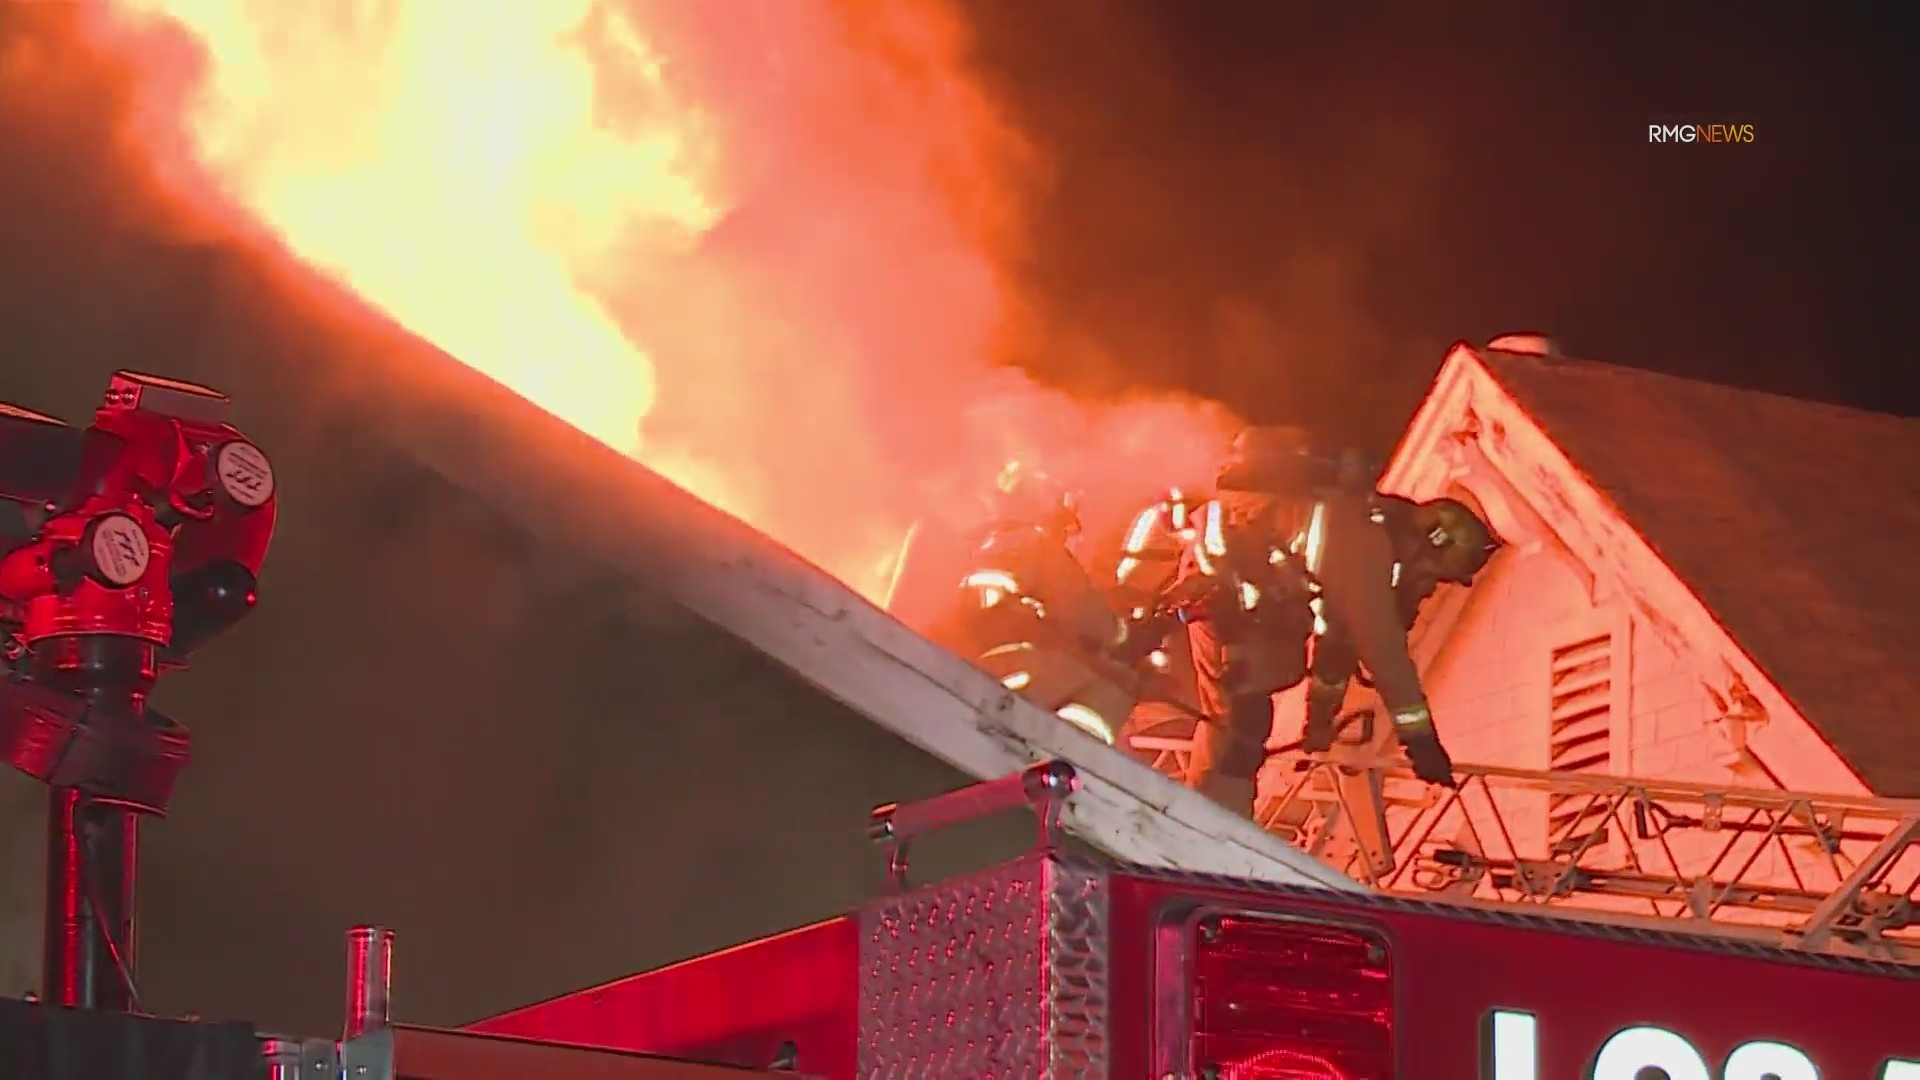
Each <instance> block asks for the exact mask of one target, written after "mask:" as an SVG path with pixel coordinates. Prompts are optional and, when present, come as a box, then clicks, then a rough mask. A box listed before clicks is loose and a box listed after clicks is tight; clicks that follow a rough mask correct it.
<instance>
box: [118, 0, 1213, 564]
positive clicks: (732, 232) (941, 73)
mask: <svg viewBox="0 0 1920 1080" xmlns="http://www.w3.org/2000/svg"><path fill="white" fill-rule="evenodd" d="M88 25H89V30H90V39H91V41H92V42H93V43H94V45H95V46H96V47H100V48H106V49H112V50H114V51H115V52H116V54H117V55H119V56H121V57H123V58H125V59H126V61H127V62H128V63H129V64H130V65H131V67H132V68H133V69H134V71H135V72H136V76H137V79H138V82H139V86H138V89H139V90H142V91H144V93H143V94H136V98H138V99H139V100H140V103H141V107H142V112H141V120H140V122H139V124H138V125H137V127H136V128H135V130H134V132H133V134H134V137H135V139H136V141H137V142H138V143H139V144H140V146H141V148H142V150H143V151H144V152H145V154H146V157H147V159H148V162H149V164H150V166H151V168H152V170H153V172H154V175H155V176H156V178H158V179H159V180H160V181H161V182H162V184H163V185H164V186H165V187H167V188H168V189H169V190H170V191H171V192H173V193H174V194H175V196H176V201H177V202H178V203H179V204H180V205H181V206H182V207H183V209H184V210H185V212H188V213H193V212H198V213H201V214H203V215H206V216H209V217H212V216H218V214H219V213H221V212H222V210H221V208H222V207H225V208H227V209H228V210H233V209H236V208H237V210H238V212H240V213H242V214H243V215H245V216H246V217H248V218H250V219H251V220H253V221H255V222H257V223H259V224H261V225H264V226H265V227H266V228H267V229H268V230H270V231H271V232H272V233H273V234H275V235H276V236H277V237H278V238H279V239H280V240H281V241H282V242H283V243H284V245H285V246H286V248H287V249H288V250H290V251H291V252H293V253H294V254H295V256H296V257H298V258H300V259H302V260H304V261H305V262H307V263H308V264H310V265H311V266H313V267H315V268H316V269H318V270H320V271H322V272H324V273H326V274H328V275H331V276H332V277H334V278H335V279H337V280H339V281H341V282H343V283H344V284H346V285H347V286H348V287H350V288H351V289H352V290H353V291H355V292H356V293H358V294H359V295H360V296H361V297H363V298H365V299H366V300H368V301H369V302H371V303H372V304H374V305H375V306H377V307H379V308H381V309H383V310H385V311H386V312H387V313H388V314H390V315H391V316H392V317H394V318H395V319H396V320H397V321H399V322H400V323H401V324H402V325H404V326H405V327H407V328H408V329H409V330H411V331H412V332H414V333H415V334H418V335H419V336H421V337H423V338H425V339H427V340H430V341H432V342H433V343H435V344H436V345H438V346H440V347H441V348H443V349H444V350H445V351H447V352H448V353H450V354H452V355H453V356H456V357H458V358H459V359H460V360H462V361H464V362H465V363H467V364H469V365H471V366H473V367H475V368H477V369H479V370H480V371H482V372H484V373H486V374H487V375H489V376H491V377H492V378H494V379H496V380H498V381H500V382H501V383H503V384H505V385H507V386H509V387H511V388H513V389H514V390H516V391H518V392H519V393H520V394H522V395H524V396H525V397H526V398H528V399H529V400H530V401H532V402H534V403H536V404H538V405H540V406H541V407H543V408H545V409H546V410H548V411H549V412H551V413H553V414H555V415H557V416H559V417H561V418H562V419H564V420H566V421H568V422H569V423H572V424H574V425H576V426H577V427H579V428H580V429H581V430H583V431H585V432H587V433H589V434H590V435H592V436H594V437H595V438H598V439H600V440H602V441H604V442H606V443H608V444H609V445H611V446H614V447H616V448H618V449H620V450H622V451H623V452H626V453H629V454H631V455H632V456H634V457H636V458H637V459H639V460H641V461H643V462H645V463H646V464H647V465H649V466H651V467H653V468H655V469H657V470H658V471H660V472H662V473H664V474H666V475H667V476H669V477H670V478H672V479H673V480H675V481H676V482H678V483H680V484H681V485H682V486H683V487H686V488H688V489H689V490H692V491H694V492H695V493H696V494H698V495H700V496H701V497H703V498H705V499H707V500H708V501H709V502H712V503H714V504H716V505H718V506H721V507H722V508H724V509H726V510H729V511H731V512H733V513H735V514H736V515H738V516H740V517H742V518H744V519H746V520H747V521H749V522H751V523H753V524H754V525H756V526H757V527H759V528H761V529H763V530H765V531H767V532H769V533H771V534H773V535H774V536H776V537H777V538H779V539H780V540H782V541H783V542H785V543H787V544H788V545H789V546H790V547H792V548H794V549H795V550H797V551H799V552H800V553H801V554H802V555H804V556H806V557H808V558H810V559H811V560H813V561H814V562H815V563H817V564H819V565H821V566H822V567H823V568H825V569H827V570H828V571H830V572H832V573H834V574H836V575H837V576H839V577H840V578H842V579H843V580H845V581H847V582H848V583H849V584H851V585H853V586H854V587H856V588H858V589H860V590H862V591H863V592H865V593H866V594H867V595H869V596H878V595H880V593H881V592H882V589H883V586H884V583H885V581H886V580H887V574H888V572H889V570H890V568H891V567H890V561H891V559H892V556H893V553H894V551H895V550H896V548H897V546H898V543H899V540H900V537H901V536H902V535H903V534H904V533H905V531H906V529H907V527H908V526H909V524H910V523H911V522H912V521H913V520H915V519H917V518H919V517H922V516H924V515H927V514H930V513H938V512H940V511H941V509H942V508H943V507H946V506H949V505H952V504H954V503H957V502H963V501H965V500H966V499H967V498H970V497H972V496H974V495H977V494H979V493H981V492H983V491H984V490H985V489H986V488H988V487H989V486H990V485H991V483H992V480H993V476H994V471H995V469H996V468H997V466H998V465H999V464H1000V463H1002V462H1004V461H1005V460H1007V459H1008V458H1009V457H1010V456H1020V457H1022V458H1025V459H1031V460H1035V461H1037V462H1042V463H1044V465H1045V467H1046V468H1047V469H1048V471H1049V472H1050V473H1051V474H1053V475H1054V476H1056V477H1058V478H1060V479H1062V480H1063V482H1068V483H1072V484H1074V485H1075V486H1077V487H1080V488H1081V489H1082V490H1083V492H1085V494H1084V495H1083V504H1088V505H1094V506H1100V505H1105V506H1107V507H1108V508H1109V511H1110V512H1111V509H1112V508H1116V507H1121V506H1124V509H1123V510H1121V511H1120V512H1121V513H1125V512H1127V511H1130V510H1132V509H1133V508H1135V507H1136V506H1137V505H1138V504H1139V501H1146V500H1149V499H1151V498H1152V493H1153V492H1155V491H1158V490H1162V489H1164V488H1165V487H1167V486H1169V485H1171V484H1174V483H1185V482H1192V481H1193V480H1195V479H1197V478H1199V477H1200V476H1203V475H1204V473H1203V472H1199V471H1198V470H1204V469H1205V468H1206V467H1207V465H1209V464H1210V463H1211V457H1212V454H1213V451H1214V447H1215V445H1216V443H1217V438H1216V435H1217V433H1218V431H1219V429H1220V428H1221V427H1222V425H1223V424H1224V423H1225V418H1224V417H1223V416H1222V415H1220V414H1219V413H1218V412H1217V410H1210V409H1208V408H1206V407H1203V406H1199V405H1195V404H1193V403H1187V402H1176V401H1166V400H1150V399H1143V400H1138V401H1131V402H1125V403H1119V404H1113V403H1108V404H1102V405H1091V404H1088V403H1084V402H1080V401H1076V400H1073V399H1071V398H1069V397H1068V396H1066V395H1064V394H1061V393H1058V392H1054V391H1050V390H1042V389H1040V388H1038V387H1036V386H1035V385H1034V384H1033V383H1032V382H1031V381H1029V380H1027V379H1026V378H1025V377H1024V376H1021V375H1019V374H1018V373H1016V372H1013V371H1011V370H1010V369H1006V368H1003V367H997V366H996V360H997V359H998V358H999V357H1001V356H1004V355H1006V353H1007V350H1008V349H1009V348H1010V346H1011V345H1012V344H1014V343H1013V342H1011V341H1010V337H1009V335H1010V334H1011V333H1012V328H1013V327H1014V326H1015V322H1016V321H1015V319H1014V318H1013V316H1012V314H1011V310H1012V305H1011V303H1010V301H1009V298H1008V288H1007V285H1006V275H1005V273H1004V272H1003V268H1004V267H1005V266H1006V265H1008V264H1009V262H1010V257H1011V256H1012V255H1014V254H1017V248H1016V244H1017V241H1018V236H1019V214H1020V209H1021V205H1022V194H1023V193H1024V192H1025V191H1027V190H1030V187H1031V176H1030V175H1029V171H1028V170H1029V166H1030V165H1031V162H1032V154H1031V148H1029V147H1027V146H1026V145H1025V144H1024V143H1023V142H1022V140H1021V139H1020V138H1019V136H1018V135H1017V133H1015V132H1013V131H1012V130H1011V129H1010V128H1009V127H1008V126H1007V125H1006V124H1005V123H1004V122H1003V120H1002V119H1001V118H1000V116H999V115H998V113H997V112H996V110H995V108H994V107H993V105H992V103H991V101H990V99H989V98H988V97H987V96H986V95H985V94H983V93H982V92H981V90H980V89H979V86H978V85H977V82H976V80H975V79H974V78H973V76H972V75H971V74H970V72H969V70H968V68H967V49H968V41H967V35H966V34H965V32H964V27H963V26H962V25H961V24H960V23H959V22H958V21H956V20H955V18H954V17H953V16H952V14H951V12H949V11H948V10H947V9H946V8H945V7H944V6H942V5H941V4H940V3H939V2H937V0H881V2H874V0H866V2H862V3H856V2H852V0H846V2H836V0H700V2H688V0H599V2H595V0H537V2H536V0H527V2H506V0H500V2H487V3H475V2H473V0H338V2H334V3H318V4H316V3H300V2H289V0H110V2H109V3H108V4H107V5H106V7H104V8H101V9H99V12H98V13H96V14H95V15H91V16H89V22H88ZM163 38H164V39H165V40H166V41H168V42H171V47H170V48H168V47H162V45H161V44H159V42H161V40H162V39H163ZM183 42H184V44H185V45H187V46H189V47H190V50H191V52H190V55H193V56H195V57H196V58H197V60H196V62H195V64H193V65H192V68H193V70H192V71H191V73H190V74H189V75H185V76H183V75H182V74H181V71H180V70H179V65H178V63H177V58H178V57H179V56H180V55H181V50H180V46H181V44H182V43H183ZM1018 344H1020V345H1021V346H1023V347H1034V345H1035V342H1034V341H1032V340H1027V341H1023V342H1019V343H1018ZM1103 499H1104V500H1105V502H1104V503H1103V502H1102V500H1103ZM1130 500H1138V501H1135V502H1133V503H1132V505H1125V504H1127V503H1128V502H1129V501H1130ZM1116 520H1119V519H1116Z"/></svg>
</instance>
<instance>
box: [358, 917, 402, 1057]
mask: <svg viewBox="0 0 1920 1080" xmlns="http://www.w3.org/2000/svg"><path fill="white" fill-rule="evenodd" d="M392 991H393V931H391V930H388V929H386V928H385V927H380V926H356V927H354V928H353V929H351V930H349V931H347V1026H346V1038H349V1039H358V1038H360V1037H361V1036H363V1035H367V1034H370V1033H372V1032H375V1031H379V1030H381V1029H383V1028H385V1027H386V1026H387V1025H388V1024H389V1023H391V1022H392V1020H393V1015H392V996H391V995H392Z"/></svg>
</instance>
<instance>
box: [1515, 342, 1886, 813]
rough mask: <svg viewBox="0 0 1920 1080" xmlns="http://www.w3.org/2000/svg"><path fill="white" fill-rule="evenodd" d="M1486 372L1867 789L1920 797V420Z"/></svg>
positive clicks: (1678, 389) (1559, 375)
mask: <svg viewBox="0 0 1920 1080" xmlns="http://www.w3.org/2000/svg"><path fill="white" fill-rule="evenodd" d="M1478 355H1479V357H1480V359H1481V360H1482V362H1483V363H1484V364H1485V366H1486V368H1487V370H1488V371H1489V372H1490V373H1491V374H1492V375H1493V376H1494V378H1495V379H1496V380H1497V381H1498V382H1499V383H1500V384H1501V385H1502V386H1503V387H1504V388H1505V389H1506V390H1507V391H1508V393H1509V394H1510V395H1511V396H1512V397H1513V398H1514V399H1515V401H1516V402H1517V403H1518V404H1519V406H1520V407H1521V409H1522V410H1524V411H1525V412H1526V413H1528V414H1529V415H1530V416H1531V417H1532V418H1533V420H1534V421H1535V422H1536V423H1537V424H1539V425H1540V426H1541V428H1542V429H1544V430H1545V431H1546V432H1547V434H1548V435H1549V436H1550V437H1551V438H1552V439H1553V440H1554V442H1555V443H1556V444H1557V445H1558V446H1559V447H1560V448H1561V449H1562V450H1563V451H1564V452H1565V453H1566V455H1567V457H1568V458H1569V459H1570V460H1571V461H1572V462H1573V464H1574V466H1575V467H1576V468H1578V469H1579V470H1580V471H1581V472H1583V473H1584V474H1585V475H1586V476H1587V478H1588V479H1589V480H1590V481H1592V483H1593V484H1594V485H1595V486H1596V487H1597V488H1598V489H1599V490H1600V491H1601V493H1602V494H1604V495H1605V496H1606V497H1607V498H1608V499H1609V500H1611V501H1612V503H1613V504H1614V506H1616V507H1617V508H1618V509H1619V510H1620V511H1621V512H1622V514H1623V515H1624V516H1625V517H1626V519H1627V521H1628V522H1629V523H1630V524H1632V525H1633V527H1634V528H1635V530H1636V531H1638V532H1639V533H1640V534H1641V536H1642V537H1643V538H1644V539H1645V540H1646V541H1647V542H1648V544H1649V545H1651V546H1652V547H1653V548H1654V550H1655V551H1656V552H1657V553H1658V554H1659V555H1660V556H1661V557H1662V558H1663V559H1665V560H1666V562H1667V564H1668V565H1669V566H1670V567H1671V568H1672V569H1673V570H1674V572H1675V573H1676V574H1678V575H1679V576H1680V578H1681V579H1682V580H1683V581H1685V582H1686V583H1687V585H1688V586H1689V587H1690V588H1692V589H1693V591H1694V592H1695V594H1696V595H1698V596H1699V598H1700V599H1701V601H1702V602H1703V603H1704V604H1705V606H1706V607H1707V609H1708V610H1709V611H1711V612H1712V613H1713V614H1714V616H1715V617H1716V618H1717V619H1718V620H1719V621H1720V623H1721V625H1722V626H1723V627H1724V628H1725V629H1726V630H1727V631H1728V632H1729V633H1730V634H1731V636H1732V637H1733V639H1734V640H1735V641H1736V642H1737V643H1738V644H1739V645H1740V646H1741V648H1742V649H1744V650H1745V651H1746V652H1747V654H1748V655H1749V656H1750V657H1751V658H1752V659H1753V661H1754V662H1755V663H1757V664H1758V665H1759V666H1760V667H1761V668H1762V669H1763V670H1764V671H1765V672H1766V673H1767V674H1768V676H1769V677H1770V678H1771V679H1772V680H1773V681H1774V683H1775V684H1776V685H1777V686H1778V687H1779V688H1780V690H1781V691H1782V692H1783V693H1784V694H1785V695H1786V696H1787V698H1788V700H1790V701H1791V702H1792V703H1793V705H1794V707H1795V708H1796V709H1798V710H1799V711H1800V713H1801V715H1802V716H1804V717H1806V719H1807V720H1808V722H1809V723H1811V724H1813V725H1814V726H1815V727H1816V728H1817V729H1818V730H1819V731H1820V733H1821V734H1822V735H1823V736H1824V737H1825V738H1826V739H1827V741H1828V742H1829V743H1831V744H1832V746H1833V747H1834V749H1835V750H1836V751H1837V752H1838V753H1839V754H1840V755H1841V756H1842V757H1843V758H1844V759H1845V760H1846V761H1847V763H1848V764H1849V765H1851V766H1852V767H1853V768H1854V770H1855V772H1857V773H1858V774H1859V775H1860V777H1861V779H1862V780H1863V781H1865V782H1866V784H1867V785H1868V787H1870V788H1871V789H1872V790H1873V791H1874V792H1876V793H1877V794H1880V795H1887V796H1913V795H1920V679H1917V678H1916V677H1915V674H1914V667H1913V665H1914V663H1915V658H1916V657H1920V619H1916V617H1915V613H1916V611H1917V610H1920V570H1916V568H1915V564H1916V559H1915V554H1914V552H1915V538H1916V537H1920V420H1915V419H1907V418H1902V417H1898V416H1891V415H1885V414H1880V413H1873V412H1866V411H1863V410H1858V409H1848V408H1841V407H1839V406H1834V405H1825V404H1819V403H1815V402H1808V401H1800V400H1796V399H1793V398H1786V397H1780V396H1777V395H1774V394H1767V393H1761V392H1758V391H1753V390H1743V389H1735V388H1732V387H1726V386H1720V385H1715V384H1711V383H1705V382H1697V381H1693V380H1689V379H1682V378H1676V377H1673V376H1669V375H1661V374H1656V373H1653V372H1647V371H1640V370H1636V369H1633V368H1626V367H1618V366H1614V365H1610V364H1602V363H1596V362H1592V361H1583V360H1570V359H1563V358H1560V357H1558V356H1537V355H1521V354H1516V353H1506V352H1497V351H1485V350H1483V351H1481V352H1479V354H1478Z"/></svg>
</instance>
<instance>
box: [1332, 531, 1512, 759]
mask: <svg viewBox="0 0 1920 1080" xmlns="http://www.w3.org/2000/svg"><path fill="white" fill-rule="evenodd" d="M1368 519H1369V521H1370V522H1371V524H1372V525H1373V526H1374V528H1372V529H1357V530H1356V531H1358V532H1360V533H1362V534H1368V535H1367V539H1366V541H1365V543H1364V545H1363V547H1364V552H1365V558H1364V560H1363V561H1364V564H1365V565H1355V566H1353V567H1352V568H1351V570H1350V571H1348V572H1350V573H1352V574H1354V575H1355V581H1354V584H1353V586H1351V588H1353V589H1355V590H1356V592H1357V594H1358V597H1357V599H1358V600H1359V602H1361V603H1363V604H1364V605H1365V607H1364V608H1363V609H1362V610H1363V611H1364V612H1366V613H1367V615H1366V618H1367V619H1370V620H1371V622H1368V621H1364V620H1363V621H1359V622H1355V621H1353V620H1352V618H1351V616H1352V610H1351V609H1352V608H1353V606H1354V604H1353V603H1352V602H1349V603H1348V604H1346V605H1344V607H1342V606H1341V605H1335V604H1334V603H1333V598H1332V597H1329V605H1330V607H1332V608H1334V609H1335V610H1331V611H1330V612H1329V614H1330V617H1329V618H1328V619H1327V623H1326V628H1325V631H1324V632H1323V633H1321V634H1320V635H1319V637H1318V638H1317V640H1316V641H1315V644H1314V651H1313V662H1312V669H1313V670H1312V681H1311V682H1310V683H1309V686H1308V692H1307V719H1306V731H1305V735H1304V738H1303V740H1302V749H1305V750H1307V751H1309V752H1317V751H1323V750H1326V749H1327V748H1329V747H1330V746H1331V745H1332V744H1333V738H1334V734H1335V726H1336V723H1337V720H1338V716H1339V712H1340V708H1341V706H1342V705H1343V704H1344V702H1345V700H1346V696H1347V689H1348V686H1349V685H1350V684H1351V682H1352V680H1353V679H1354V677H1355V676H1356V675H1357V674H1358V671H1359V668H1360V667H1361V665H1362V664H1363V663H1365V664H1366V666H1367V667H1368V670H1369V673H1370V674H1371V675H1372V676H1373V686H1374V688H1375V689H1376V690H1378V691H1379V692H1380V695H1381V698H1382V700H1383V701H1384V702H1385V703H1386V705H1387V708H1388V710H1389V711H1390V712H1391V713H1392V716H1393V723H1394V732H1395V734H1396V735H1398V736H1399V738H1400V741H1401V744H1402V745H1403V746H1405V747H1406V749H1407V753H1408V756H1409V757H1410V758H1411V759H1412V761H1413V764H1414V770H1415V772H1416V773H1418V774H1419V775H1420V776H1421V777H1422V778H1423V779H1427V780H1430V781H1432V782H1435V783H1442V784H1449V785H1450V784H1451V783H1452V762H1451V760H1450V759H1449V758H1448V756H1447V753H1446V750H1445V748H1444V747H1443V746H1442V745H1441V743H1440V741H1439V739H1438V737H1437V735H1435V734H1434V732H1433V716H1432V711H1431V709H1430V708H1429V707H1428V705H1427V702H1426V696H1425V693H1424V692H1423V691H1422V690H1421V688H1420V684H1419V677H1418V674H1417V673H1416V672H1415V671H1414V669H1413V662H1412V659H1411V657H1410V656H1408V654H1407V651H1406V648H1405V640H1406V633H1407V631H1408V630H1411V629H1412V628H1413V623H1414V620H1415V619H1416V618H1417V617H1418V615H1419V611H1420V605H1421V604H1422V603H1424V602H1425V601H1426V600H1427V598H1428V597H1430V596H1432V595H1433V594H1434V592H1435V591H1436V590H1437V589H1438V588H1439V586H1440V585H1441V584H1443V583H1452V584H1458V585H1471V584H1472V583H1473V580H1474V578H1475V577H1477V576H1478V575H1479V573H1480V571H1481V569H1483V568H1484V567H1485V566H1486V564H1487V560H1489V559H1490V558H1492V557H1493V554H1494V552H1495V551H1497V550H1498V548H1499V541H1498V540H1497V539H1496V538H1495V537H1494V535H1493V532H1492V530H1491V529H1489V528H1488V527H1487V524H1486V522H1484V521H1482V520H1481V519H1480V518H1479V516H1478V515H1476V514H1475V513H1474V512H1473V511H1472V510H1470V509H1468V508H1467V507H1466V506H1465V505H1464V504H1462V503H1460V502H1458V501H1456V500H1453V499H1436V500H1433V501H1431V502H1424V503H1415V502H1412V501H1410V500H1407V499H1402V498H1399V497H1396V496H1375V497H1374V498H1373V499H1372V500H1371V506H1370V508H1369V512H1368ZM1329 557H1333V556H1332V553H1331V552H1329ZM1383 563H1384V573H1383V570H1382V566H1383ZM1342 565H1345V564H1342ZM1336 572H1338V571H1336ZM1359 575H1366V576H1368V577H1372V578H1374V579H1377V580H1381V581H1384V582H1385V583H1386V585H1387V586H1388V587H1389V589H1390V593H1391V604H1392V614H1393V626H1394V641H1396V642H1398V643H1399V644H1398V645H1397V646H1394V645H1390V644H1389V642H1388V640H1387V630H1386V625H1387V624H1386V623H1385V622H1384V619H1385V616H1386V605H1385V603H1384V602H1383V599H1382V590H1380V589H1378V588H1361V587H1360V586H1361V585H1362V584H1363V582H1362V580H1361V578H1360V577H1359ZM1362 626H1365V627H1368V632H1369V633H1371V634H1372V635H1373V637H1374V641H1373V642H1372V643H1371V645H1370V647H1369V648H1368V649H1366V650H1364V651H1363V648H1362V644H1361V641H1360V639H1359V638H1358V636H1357V634H1356V628H1358V627H1362ZM1376 663H1378V664H1380V665H1381V666H1380V668H1378V669H1376V668H1374V666H1373V665H1374V664H1376Z"/></svg>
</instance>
